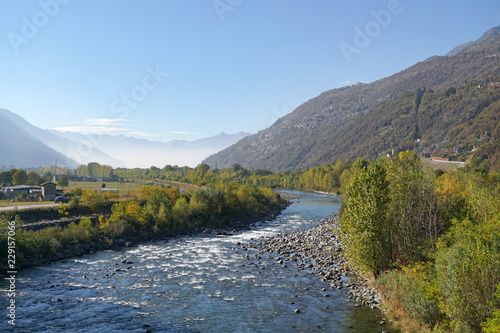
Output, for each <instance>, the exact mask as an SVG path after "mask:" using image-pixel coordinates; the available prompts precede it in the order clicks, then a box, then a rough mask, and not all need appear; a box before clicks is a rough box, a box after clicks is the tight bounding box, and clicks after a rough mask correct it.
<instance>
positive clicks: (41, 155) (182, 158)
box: [0, 109, 250, 168]
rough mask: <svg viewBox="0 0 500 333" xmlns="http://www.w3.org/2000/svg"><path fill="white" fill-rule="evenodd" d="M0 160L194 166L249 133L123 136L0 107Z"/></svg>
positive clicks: (23, 163) (68, 164)
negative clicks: (68, 128) (39, 123)
mask: <svg viewBox="0 0 500 333" xmlns="http://www.w3.org/2000/svg"><path fill="white" fill-rule="evenodd" d="M0 131H1V133H2V134H3V135H2V136H3V138H2V140H1V141H0V166H2V165H3V166H6V167H10V166H15V167H40V166H50V165H54V164H55V163H56V161H57V165H58V166H63V167H69V168H76V167H78V165H80V164H88V163H90V162H98V163H100V164H105V165H111V166H113V167H115V168H116V167H128V168H135V167H140V168H149V167H151V166H157V167H163V166H165V165H166V164H171V165H179V166H185V165H187V166H192V167H194V166H196V165H198V164H199V163H200V162H201V161H202V160H203V159H204V158H206V157H207V156H209V155H211V154H214V153H216V152H217V151H219V150H222V149H224V148H227V147H228V146H230V145H232V144H234V143H236V142H237V141H238V140H240V139H242V138H244V137H245V136H248V135H250V133H243V132H241V133H237V134H225V133H220V134H218V135H215V136H213V137H210V138H205V139H200V140H195V141H184V140H173V141H169V142H160V141H149V140H144V139H136V138H132V137H126V136H123V135H121V136H112V135H83V134H79V133H71V132H58V131H54V130H43V129H41V128H39V127H36V126H33V125H31V124H30V123H29V122H28V121H26V120H25V119H24V118H22V117H20V116H18V115H17V114H15V113H13V112H11V111H9V110H5V109H0Z"/></svg>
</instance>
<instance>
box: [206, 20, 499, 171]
mask: <svg viewBox="0 0 500 333" xmlns="http://www.w3.org/2000/svg"><path fill="white" fill-rule="evenodd" d="M499 32H500V27H496V28H493V29H491V30H489V31H487V32H486V33H485V34H484V35H483V36H482V37H481V38H480V39H478V40H477V41H475V42H469V43H466V44H463V45H461V46H459V47H457V48H455V49H453V50H452V51H450V53H448V54H447V55H446V56H436V57H432V58H430V59H427V60H425V61H422V62H419V63H417V64H416V65H414V66H411V67H410V68H408V69H406V70H403V71H401V72H399V73H396V74H394V75H392V76H389V77H387V78H383V79H380V80H378V81H375V82H372V83H370V84H362V83H358V84H356V85H352V86H348V87H343V88H339V89H333V90H329V91H326V92H324V93H322V94H321V95H319V96H317V97H315V98H313V99H311V100H309V101H307V102H305V103H304V104H302V105H300V106H299V107H298V108H296V109H295V110H294V111H293V112H292V113H290V114H288V115H286V116H284V117H282V118H280V119H278V120H277V121H276V122H275V123H274V124H273V125H271V126H270V127H269V128H267V129H265V130H262V131H260V132H258V133H257V134H254V135H251V136H248V137H246V138H244V139H243V140H241V141H239V142H238V143H237V144H235V145H233V146H230V147H228V148H226V149H224V150H222V151H220V152H219V153H217V154H214V155H212V156H210V157H209V158H207V159H206V160H205V161H204V162H205V163H207V164H208V165H210V166H211V167H214V166H216V165H217V166H218V167H219V168H226V167H230V166H231V165H232V164H234V163H238V164H240V165H242V166H244V167H247V168H263V169H269V170H273V171H283V170H295V169H298V168H304V169H305V168H309V167H312V166H319V165H325V164H329V163H333V162H335V161H336V160H340V159H343V160H352V159H356V158H376V157H379V156H383V155H385V154H388V153H389V154H392V151H393V150H394V151H395V152H398V151H401V150H406V149H410V150H413V151H415V152H417V153H426V154H433V155H435V156H444V157H449V158H452V159H458V160H464V159H466V158H468V157H470V156H475V157H478V158H480V159H482V160H484V159H486V160H488V161H489V163H491V166H492V167H493V168H496V169H500V123H499V122H500V102H499V100H500V84H499V81H500V34H499Z"/></svg>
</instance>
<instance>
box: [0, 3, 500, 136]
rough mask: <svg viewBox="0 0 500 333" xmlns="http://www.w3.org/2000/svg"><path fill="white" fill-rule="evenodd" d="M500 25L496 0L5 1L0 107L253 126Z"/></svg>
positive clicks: (100, 118)
mask: <svg viewBox="0 0 500 333" xmlns="http://www.w3.org/2000/svg"><path fill="white" fill-rule="evenodd" d="M377 16H378V18H377ZM497 25H500V1H498V0H486V1H456V0H454V1H450V0H442V1H429V0H422V1H417V0H413V1H411V0H400V1H397V0H385V1H379V0H375V1H373V0H372V1H368V0H366V1H334V0H315V1H301V0H197V1H195V0H177V1H171V0H143V1H131V0H109V1H97V0H85V1H77V0H40V1H28V0H23V1H19V0H2V1H1V3H0V108H6V109H9V110H11V111H13V112H15V113H17V114H19V115H20V116H22V117H24V118H25V119H27V120H28V121H29V122H31V123H32V124H34V125H36V126H39V127H41V128H45V129H48V128H58V129H65V130H73V131H83V130H85V131H87V132H88V131H98V132H99V131H100V132H105V133H111V134H123V135H129V136H136V137H141V138H147V139H150V140H161V141H168V140H172V139H186V140H195V139H199V138H203V137H208V136H212V135H215V134H217V133H219V132H222V131H224V132H226V133H236V132H240V131H245V132H252V133H256V132H257V131H259V130H261V129H264V128H266V127H268V126H269V125H271V124H272V123H273V122H274V121H275V120H276V119H277V118H278V117H281V116H283V115H284V114H286V113H289V112H291V111H293V110H294V109H295V108H296V107H297V106H299V105H300V104H302V103H304V102H306V101H307V100H309V99H311V98H313V97H315V96H317V95H318V94H320V93H321V92H323V91H326V90H329V89H333V88H339V87H342V86H345V85H349V84H354V83H356V82H358V81H360V82H372V81H375V80H377V79H380V78H382V77H386V76H389V75H391V74H394V73H396V72H399V71H401V70H403V69H405V68H407V67H409V66H411V65H413V64H415V63H417V62H419V61H422V60H424V59H426V58H428V57H430V56H433V55H443V54H445V53H446V52H448V51H449V50H451V49H452V48H453V47H455V46H457V45H458V44H461V43H464V42H467V41H470V40H475V39H477V38H479V37H480V36H481V35H482V33H483V32H485V31H486V30H488V29H490V28H492V27H494V26H497ZM358 31H362V32H363V33H364V34H365V36H364V38H363V37H359V36H358V37H357V39H356V35H357V34H358ZM346 45H348V46H346ZM342 46H343V48H342ZM346 47H347V49H346ZM343 50H344V51H343ZM346 50H350V51H349V52H347V51H346ZM353 50H355V51H353ZM346 52H347V53H346Z"/></svg>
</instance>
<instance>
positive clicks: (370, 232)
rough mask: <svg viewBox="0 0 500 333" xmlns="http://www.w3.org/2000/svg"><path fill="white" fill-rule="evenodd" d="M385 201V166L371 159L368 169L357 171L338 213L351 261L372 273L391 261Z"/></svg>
mask: <svg viewBox="0 0 500 333" xmlns="http://www.w3.org/2000/svg"><path fill="white" fill-rule="evenodd" d="M388 204H389V183H388V181H387V172H386V170H385V168H384V167H383V166H381V165H380V164H378V163H376V162H373V163H371V164H370V165H369V166H368V168H366V167H364V168H362V169H359V170H357V171H356V173H355V174H354V175H353V176H352V178H351V182H350V184H349V186H348V188H347V193H346V194H345V205H344V209H343V212H342V216H341V221H342V234H343V240H344V244H345V247H346V255H347V256H348V258H349V259H350V261H351V263H352V264H354V266H356V267H357V268H359V269H361V270H363V271H366V272H369V273H373V274H374V275H375V276H378V275H379V273H380V272H381V271H382V270H383V269H385V268H387V267H388V266H389V263H390V257H391V255H390V254H391V248H390V242H389V234H390V232H391V230H390V227H391V226H390V224H388V223H387V221H388V219H387V217H388V216H387V211H388Z"/></svg>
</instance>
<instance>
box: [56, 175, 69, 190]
mask: <svg viewBox="0 0 500 333" xmlns="http://www.w3.org/2000/svg"><path fill="white" fill-rule="evenodd" d="M57 185H59V186H61V187H62V188H63V190H64V187H65V186H68V185H69V181H68V177H66V176H61V177H59V180H58V181H57Z"/></svg>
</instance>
